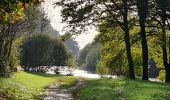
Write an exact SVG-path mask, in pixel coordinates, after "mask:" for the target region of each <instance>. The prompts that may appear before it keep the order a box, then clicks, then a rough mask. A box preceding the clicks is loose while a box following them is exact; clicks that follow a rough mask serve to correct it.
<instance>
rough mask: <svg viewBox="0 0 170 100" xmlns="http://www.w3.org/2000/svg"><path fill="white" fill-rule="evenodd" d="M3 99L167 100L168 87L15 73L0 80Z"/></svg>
mask: <svg viewBox="0 0 170 100" xmlns="http://www.w3.org/2000/svg"><path fill="white" fill-rule="evenodd" d="M53 97H54V98H57V99H54V98H53ZM65 97H66V98H65ZM5 98H6V99H7V100H32V99H38V100H40V99H43V100H69V99H74V100H170V84H166V83H158V82H149V81H142V80H129V79H125V78H121V79H119V78H117V79H111V78H107V79H84V78H80V77H73V76H60V75H50V74H44V73H28V72H18V73H15V75H14V76H12V77H11V78H8V79H7V78H1V79H0V100H6V99H5ZM64 98H65V99H64Z"/></svg>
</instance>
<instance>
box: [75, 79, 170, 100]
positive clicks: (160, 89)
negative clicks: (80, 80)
mask: <svg viewBox="0 0 170 100" xmlns="http://www.w3.org/2000/svg"><path fill="white" fill-rule="evenodd" d="M74 94H76V95H75V97H77V98H76V99H80V100H169V99H170V85H168V84H165V83H155V82H148V81H141V80H128V79H97V80H89V81H87V83H86V85H85V86H83V87H81V88H80V89H79V90H77V91H76V92H75V93H74Z"/></svg>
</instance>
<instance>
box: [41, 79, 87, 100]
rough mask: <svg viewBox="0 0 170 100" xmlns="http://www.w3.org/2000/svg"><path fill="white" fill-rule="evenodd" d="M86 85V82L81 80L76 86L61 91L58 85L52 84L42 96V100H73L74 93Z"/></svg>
mask: <svg viewBox="0 0 170 100" xmlns="http://www.w3.org/2000/svg"><path fill="white" fill-rule="evenodd" d="M84 83H85V81H84V80H81V79H79V80H78V83H77V84H76V85H75V86H72V87H70V88H67V89H61V88H59V86H58V85H57V84H51V85H49V86H48V88H47V89H45V92H43V93H42V94H41V97H40V99H41V100H73V96H72V94H71V93H72V92H73V91H75V90H76V89H78V88H79V87H80V86H82V85H83V84H84Z"/></svg>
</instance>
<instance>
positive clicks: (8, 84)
mask: <svg viewBox="0 0 170 100" xmlns="http://www.w3.org/2000/svg"><path fill="white" fill-rule="evenodd" d="M76 82H77V78H75V77H72V76H58V75H50V74H44V73H27V72H18V73H15V74H14V76H12V77H11V78H8V79H6V78H1V79H0V100H1V99H2V100H4V97H3V96H5V98H7V99H8V100H13V99H16V100H18V99H22V100H23V99H24V100H30V99H35V98H37V97H38V96H39V93H40V92H41V91H42V90H43V89H44V88H46V87H47V86H48V85H49V84H51V83H57V84H58V85H60V86H61V87H69V86H71V85H74V84H76ZM1 95H3V96H1Z"/></svg>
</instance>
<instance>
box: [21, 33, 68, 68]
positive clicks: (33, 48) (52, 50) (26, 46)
mask: <svg viewBox="0 0 170 100" xmlns="http://www.w3.org/2000/svg"><path fill="white" fill-rule="evenodd" d="M21 48H22V50H21V65H22V66H23V67H24V69H25V70H29V69H30V68H36V70H38V71H41V66H53V65H55V66H65V65H66V64H67V60H68V58H69V57H68V52H67V50H66V48H65V45H64V44H63V43H62V42H61V41H60V40H58V39H54V38H50V37H49V36H48V35H45V34H42V33H41V34H35V35H33V36H31V37H28V38H26V39H25V40H24V41H23V44H22V46H21Z"/></svg>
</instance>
